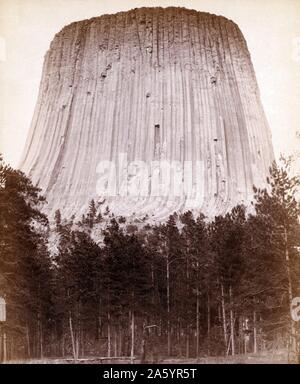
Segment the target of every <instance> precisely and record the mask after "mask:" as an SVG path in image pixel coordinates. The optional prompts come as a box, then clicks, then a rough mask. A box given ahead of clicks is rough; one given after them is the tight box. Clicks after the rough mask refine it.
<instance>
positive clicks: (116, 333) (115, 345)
mask: <svg viewBox="0 0 300 384" xmlns="http://www.w3.org/2000/svg"><path fill="white" fill-rule="evenodd" d="M114 350H115V357H117V356H118V331H117V327H116V326H115V327H114Z"/></svg>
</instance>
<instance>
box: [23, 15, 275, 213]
mask: <svg viewBox="0 0 300 384" xmlns="http://www.w3.org/2000/svg"><path fill="white" fill-rule="evenodd" d="M120 154H123V155H122V156H125V154H126V156H127V161H128V163H130V162H133V161H144V162H145V164H151V162H154V166H152V167H149V169H150V171H149V174H148V176H147V183H148V184H147V187H146V189H147V190H148V192H149V194H148V195H147V194H146V195H145V194H144V195H142V196H134V194H133V195H130V196H128V195H124V193H120V191H119V190H117V191H116V196H105V195H104V194H103V195H101V193H100V194H99V191H97V185H98V184H97V183H99V178H100V179H101V177H102V180H103V175H104V173H105V172H104V171H103V168H101V167H100V169H99V163H100V164H102V165H103V163H101V162H103V161H112V162H114V163H115V164H116V174H117V175H119V174H121V173H122V172H123V171H124V169H122V168H125V166H124V163H123V164H122V165H120V161H119V157H120ZM272 160H273V149H272V144H271V135H270V130H269V127H268V124H267V121H266V118H265V114H264V111H263V108H262V104H261V101H260V96H259V90H258V85H257V82H256V78H255V73H254V69H253V66H252V63H251V58H250V54H249V51H248V48H247V44H246V41H245V39H244V37H243V35H242V33H241V31H240V29H239V28H238V26H237V25H236V24H235V23H234V22H232V21H230V20H228V19H226V18H224V17H222V16H215V15H212V14H209V13H203V12H197V11H194V10H188V9H184V8H173V7H171V8H165V9H164V8H140V9H134V10H131V11H128V12H120V13H117V14H114V15H103V16H100V17H96V18H93V19H90V20H84V21H80V22H75V23H72V24H70V25H68V26H66V27H64V28H63V29H62V30H61V31H60V32H59V33H58V34H57V35H56V36H55V37H54V40H53V41H52V43H51V46H50V49H49V50H48V52H47V54H46V56H45V61H44V68H43V74H42V80H41V84H40V90H39V96H38V101H37V105H36V108H35V113H34V117H33V121H32V125H31V129H30V132H29V135H28V139H27V142H26V146H25V150H24V154H23V159H22V162H21V168H22V169H23V170H24V171H25V172H26V173H27V174H28V175H30V176H31V177H32V178H33V180H34V182H37V183H38V184H39V185H40V187H41V188H42V189H43V191H44V192H45V194H46V197H47V200H48V203H49V204H48V206H49V210H50V211H52V212H53V211H54V210H55V209H58V208H60V209H61V210H62V211H63V213H64V214H66V215H71V214H75V215H78V214H80V213H82V212H83V211H84V210H85V209H86V207H87V205H88V202H89V201H90V200H91V199H92V198H94V199H96V201H98V202H101V203H103V204H102V205H101V206H103V207H104V206H106V205H109V207H110V209H111V211H113V212H115V213H116V214H122V215H131V214H133V213H135V214H138V215H146V214H147V215H148V216H149V217H152V218H155V219H158V220H163V219H164V218H166V217H167V216H168V215H169V214H170V213H172V212H174V211H184V210H187V209H192V210H196V211H198V212H199V211H202V212H204V213H205V214H206V215H208V216H209V217H212V216H213V215H216V214H223V213H225V212H226V211H228V210H229V209H230V208H232V207H233V206H234V205H235V204H237V203H245V204H248V203H249V201H250V200H251V198H252V195H253V191H252V186H253V184H255V185H257V186H262V185H263V184H264V180H265V177H266V175H267V173H268V167H269V166H270V164H271V162H272ZM161 162H175V163H174V164H175V165H176V166H177V167H178V168H180V166H181V165H182V167H181V169H184V164H185V163H187V164H191V167H190V168H189V171H190V172H189V173H188V175H187V174H186V173H184V172H183V174H182V175H183V176H182V178H181V180H183V181H184V182H186V181H188V183H190V185H191V186H192V187H195V186H197V185H198V184H199V179H200V182H201V183H200V184H201V186H200V190H201V188H202V190H201V191H200V193H198V195H197V194H196V195H195V196H194V195H193V196H192V198H191V196H189V194H188V192H187V190H186V189H185V188H182V189H180V188H179V189H180V192H179V193H178V191H177V193H174V184H176V180H175V181H174V180H173V178H172V177H171V178H170V181H167V182H166V180H163V181H164V182H165V183H166V184H167V190H168V188H169V187H170V192H167V193H163V194H159V193H158V194H157V195H156V194H155V193H152V192H153V190H154V187H157V179H155V177H154V176H153V175H154V173H155V167H157V164H160V163H161ZM97 167H98V168H97ZM129 168H130V169H129V171H128V173H127V175H126V173H122V174H123V179H122V180H121V181H120V179H118V181H117V186H120V185H121V184H122V183H123V182H124V181H128V186H129V187H128V188H129V189H130V185H132V183H133V185H134V183H140V180H141V179H140V178H139V177H140V176H139V174H138V172H136V167H135V170H134V169H133V168H134V167H132V166H131V167H129ZM173 168H174V167H173ZM175 168H176V167H175ZM159 169H160V168H159ZM103 172H104V173H103ZM172 172H173V171H172ZM158 173H159V175H160V177H161V178H162V173H161V171H158ZM173 174H175V173H174V172H173V173H172V175H173ZM179 174H180V173H179ZM124 175H126V176H124ZM172 175H171V176H172ZM185 178H186V180H184V179H185ZM122 185H123V184H122ZM196 189H197V188H196Z"/></svg>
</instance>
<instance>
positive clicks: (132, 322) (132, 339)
mask: <svg viewBox="0 0 300 384" xmlns="http://www.w3.org/2000/svg"><path fill="white" fill-rule="evenodd" d="M134 328H135V319H134V310H132V311H131V349H130V357H131V363H133V359H134V333H135V332H134Z"/></svg>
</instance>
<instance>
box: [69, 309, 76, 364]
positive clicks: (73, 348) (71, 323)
mask: <svg viewBox="0 0 300 384" xmlns="http://www.w3.org/2000/svg"><path fill="white" fill-rule="evenodd" d="M69 328H70V335H71V343H72V351H73V358H74V361H75V362H76V361H77V354H76V346H75V337H74V329H73V321H72V316H71V312H70V313H69Z"/></svg>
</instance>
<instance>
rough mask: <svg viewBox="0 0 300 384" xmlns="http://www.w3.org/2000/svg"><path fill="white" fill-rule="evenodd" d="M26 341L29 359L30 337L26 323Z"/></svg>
mask: <svg viewBox="0 0 300 384" xmlns="http://www.w3.org/2000/svg"><path fill="white" fill-rule="evenodd" d="M26 341H27V356H28V358H29V359H30V357H31V351H30V336H29V326H28V323H27V325H26Z"/></svg>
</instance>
